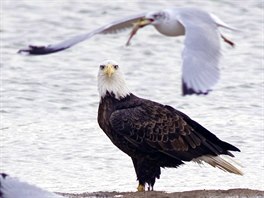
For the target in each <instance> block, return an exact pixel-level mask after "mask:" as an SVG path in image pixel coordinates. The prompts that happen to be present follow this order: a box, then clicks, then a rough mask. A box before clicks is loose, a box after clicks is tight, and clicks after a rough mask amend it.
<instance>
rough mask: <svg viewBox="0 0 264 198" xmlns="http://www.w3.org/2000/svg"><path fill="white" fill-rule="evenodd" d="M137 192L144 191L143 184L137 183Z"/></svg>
mask: <svg viewBox="0 0 264 198" xmlns="http://www.w3.org/2000/svg"><path fill="white" fill-rule="evenodd" d="M137 190H138V192H144V191H145V186H144V185H142V184H139V185H138V187H137Z"/></svg>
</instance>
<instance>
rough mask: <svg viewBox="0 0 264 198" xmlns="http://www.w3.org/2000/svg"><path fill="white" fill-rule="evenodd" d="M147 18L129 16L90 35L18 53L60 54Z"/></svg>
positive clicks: (34, 47) (91, 32)
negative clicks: (93, 38)
mask: <svg viewBox="0 0 264 198" xmlns="http://www.w3.org/2000/svg"><path fill="white" fill-rule="evenodd" d="M144 16H145V13H141V14H137V15H133V16H129V17H126V18H123V19H120V20H116V21H113V22H111V23H109V24H107V25H104V26H102V27H100V28H97V29H95V30H92V31H90V32H88V33H85V34H81V35H78V36H74V37H72V38H70V39H68V40H65V41H63V42H60V43H57V44H51V45H47V46H34V45H29V47H28V48H26V49H21V50H19V51H18V53H21V54H32V55H44V54H50V53H55V52H59V51H62V50H65V49H67V48H70V47H71V46H73V45H76V44H77V43H80V42H82V41H84V40H86V39H89V38H91V37H92V36H94V35H96V34H111V33H117V32H119V31H121V30H124V29H126V28H129V27H132V26H133V24H134V23H135V22H136V21H138V20H139V19H141V18H142V17H144Z"/></svg>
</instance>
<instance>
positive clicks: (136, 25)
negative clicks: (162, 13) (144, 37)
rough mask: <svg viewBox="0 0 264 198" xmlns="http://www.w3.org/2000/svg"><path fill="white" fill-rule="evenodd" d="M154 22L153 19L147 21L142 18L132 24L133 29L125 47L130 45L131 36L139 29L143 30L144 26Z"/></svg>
mask: <svg viewBox="0 0 264 198" xmlns="http://www.w3.org/2000/svg"><path fill="white" fill-rule="evenodd" d="M153 21H154V20H153V19H147V18H143V19H140V20H138V21H137V22H135V23H134V27H133V29H132V31H131V33H130V36H129V38H128V41H127V43H126V46H128V45H129V44H130V40H131V39H132V38H133V36H134V35H135V34H136V33H137V31H138V30H139V29H140V28H143V27H145V26H146V25H149V24H151V23H152V22H153Z"/></svg>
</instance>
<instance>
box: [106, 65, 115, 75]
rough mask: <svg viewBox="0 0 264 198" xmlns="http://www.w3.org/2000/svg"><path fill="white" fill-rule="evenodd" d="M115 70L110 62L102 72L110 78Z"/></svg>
mask: <svg viewBox="0 0 264 198" xmlns="http://www.w3.org/2000/svg"><path fill="white" fill-rule="evenodd" d="M114 72H115V69H114V66H113V65H112V64H107V65H106V66H105V69H104V73H105V74H106V75H107V76H108V77H109V78H110V77H111V76H112V75H113V73H114Z"/></svg>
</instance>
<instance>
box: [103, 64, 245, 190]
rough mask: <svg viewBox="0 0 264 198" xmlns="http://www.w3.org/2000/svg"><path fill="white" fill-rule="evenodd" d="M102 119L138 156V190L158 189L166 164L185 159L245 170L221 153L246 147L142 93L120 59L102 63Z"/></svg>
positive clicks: (110, 132)
mask: <svg viewBox="0 0 264 198" xmlns="http://www.w3.org/2000/svg"><path fill="white" fill-rule="evenodd" d="M98 91H99V95H100V97H101V98H100V103H99V109H98V123H99V126H100V127H101V129H102V130H103V131H104V132H105V134H106V135H107V136H108V137H109V138H110V140H111V141H112V142H113V144H114V145H115V146H117V147H118V148H119V149H120V150H121V151H123V152H125V153H126V154H127V155H129V156H130V157H131V158H132V161H133V165H134V168H135V172H136V175H137V179H138V181H139V185H138V188H137V189H138V191H144V190H145V185H146V184H148V190H150V189H151V190H153V186H154V184H155V180H156V179H159V178H160V174H161V169H160V168H161V167H162V168H164V167H173V168H176V167H178V166H179V165H182V164H184V162H189V161H194V162H198V163H202V162H206V163H208V164H210V165H211V166H213V167H218V168H220V169H222V170H224V171H228V172H230V173H234V174H238V175H242V172H241V171H240V170H239V169H238V168H236V167H235V166H234V165H232V164H231V163H230V162H228V161H226V160H224V159H223V158H221V157H220V155H228V156H231V157H234V155H233V154H232V153H231V152H230V151H240V150H239V149H238V148H237V147H235V146H233V145H231V144H229V143H227V142H224V141H222V140H220V139H219V138H217V137H216V136H215V135H214V134H212V133H211V132H210V131H208V130H207V129H206V128H204V127H203V126H201V125H200V124H199V123H197V122H195V121H194V120H192V119H191V118H190V117H189V116H187V115H185V114H184V113H182V112H180V111H178V110H176V109H174V108H173V107H171V106H168V105H162V104H160V103H157V102H154V101H150V100H147V99H143V98H139V97H137V96H135V95H134V94H132V93H131V92H130V91H129V89H128V88H127V86H126V83H125V80H124V77H123V75H122V73H121V70H120V67H119V65H118V64H117V63H116V62H115V61H112V60H106V61H104V62H103V63H102V64H100V68H99V72H98Z"/></svg>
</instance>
